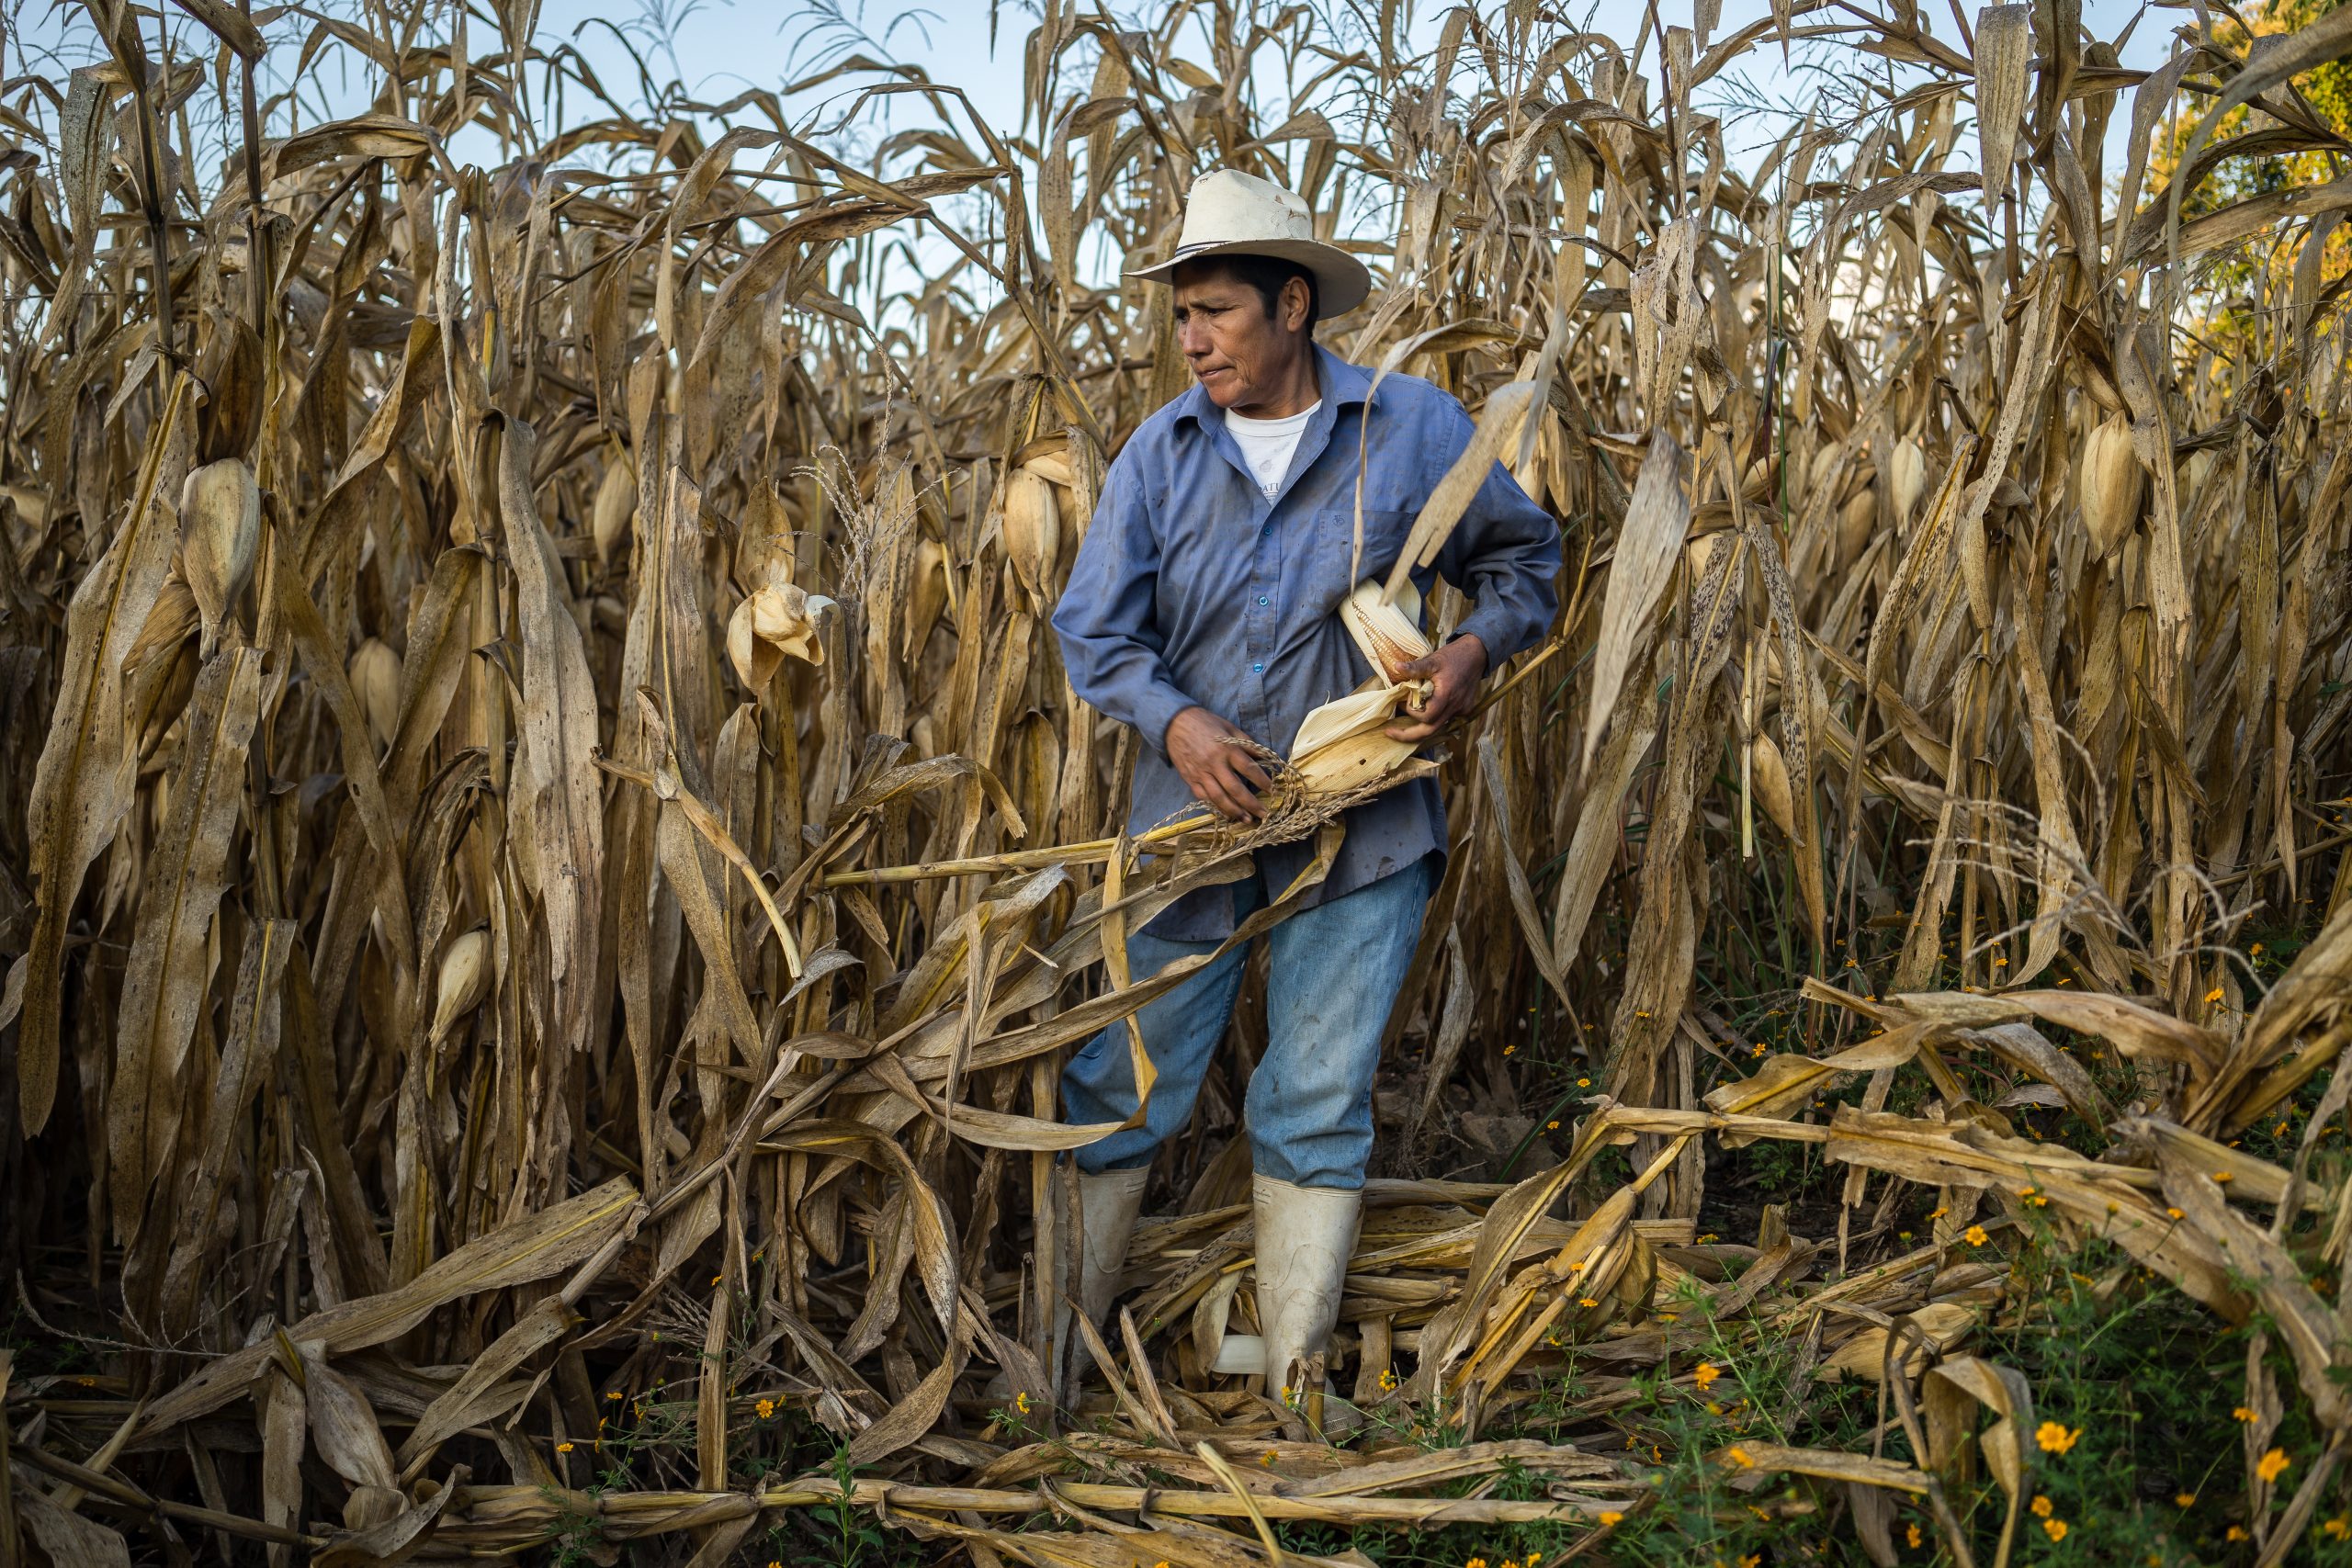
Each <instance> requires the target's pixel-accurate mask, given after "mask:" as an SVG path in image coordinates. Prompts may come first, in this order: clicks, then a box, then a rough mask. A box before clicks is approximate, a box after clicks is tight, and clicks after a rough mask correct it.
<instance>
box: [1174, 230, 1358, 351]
mask: <svg viewBox="0 0 2352 1568" xmlns="http://www.w3.org/2000/svg"><path fill="white" fill-rule="evenodd" d="M1220 274H1222V275H1223V276H1227V277H1229V278H1231V279H1233V281H1234V282H1236V283H1240V284H1245V285H1247V286H1248V287H1250V288H1254V289H1256V290H1257V291H1258V298H1259V299H1262V300H1264V301H1265V302H1266V319H1267V320H1268V321H1272V320H1273V319H1274V310H1275V307H1276V306H1277V305H1278V304H1280V303H1281V300H1282V297H1283V285H1284V284H1286V283H1288V282H1289V281H1290V280H1291V279H1292V278H1294V277H1295V278H1297V279H1298V280H1299V281H1300V282H1301V283H1304V284H1306V332H1307V335H1308V336H1310V337H1312V336H1313V335H1314V333H1315V323H1316V321H1317V319H1318V317H1319V315H1320V313H1321V309H1322V304H1323V299H1322V292H1321V290H1319V289H1318V288H1316V286H1315V275H1314V274H1313V273H1311V272H1309V271H1307V270H1306V268H1305V267H1303V266H1301V265H1298V263H1296V262H1295V261H1285V260H1284V259H1283V258H1282V257H1281V256H1261V255H1255V254H1251V253H1250V252H1247V251H1220V252H1218V253H1216V254H1214V255H1206V256H1195V257H1193V259H1192V260H1190V261H1186V262H1179V263H1178V264H1177V265H1176V272H1175V277H1176V278H1177V279H1180V280H1189V279H1193V278H1200V277H1204V276H1210V277H1214V276H1218V275H1220Z"/></svg>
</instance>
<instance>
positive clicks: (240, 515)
mask: <svg viewBox="0 0 2352 1568" xmlns="http://www.w3.org/2000/svg"><path fill="white" fill-rule="evenodd" d="M260 543H261V490H260V487H258V486H257V485H255V484H254V472H253V469H251V468H247V467H246V466H245V464H244V462H243V460H242V459H240V458H236V457H223V458H221V459H220V461H219V462H217V463H207V464H206V465H205V466H204V467H202V468H198V469H196V470H195V471H194V472H192V473H190V474H189V475H188V477H187V487H186V488H185V489H184V490H183V491H182V492H181V495H180V572H181V575H182V576H184V577H185V578H186V579H187V587H188V592H190V593H191V594H193V595H194V596H195V599H196V609H197V615H198V617H199V619H200V623H201V626H202V628H203V651H204V653H205V654H206V655H208V656H209V654H210V652H211V649H212V644H213V641H214V639H215V637H217V636H218V635H219V633H220V621H221V618H222V617H223V616H224V615H227V614H228V612H229V607H230V605H231V604H232V603H233V602H234V601H235V599H236V597H237V595H238V594H239V593H241V592H243V591H244V586H245V579H246V578H247V577H248V576H249V575H251V573H252V571H253V566H254V549H255V548H256V547H258V546H259V545H260Z"/></svg>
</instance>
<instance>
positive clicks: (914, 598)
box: [905, 534, 947, 660]
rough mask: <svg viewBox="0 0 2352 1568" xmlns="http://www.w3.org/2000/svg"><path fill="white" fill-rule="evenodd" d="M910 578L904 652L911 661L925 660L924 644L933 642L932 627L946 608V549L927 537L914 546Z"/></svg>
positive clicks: (936, 623) (935, 540) (930, 537)
mask: <svg viewBox="0 0 2352 1568" xmlns="http://www.w3.org/2000/svg"><path fill="white" fill-rule="evenodd" d="M910 577H911V578H912V581H911V582H910V583H909V585H908V590H907V645H906V649H905V653H906V656H907V657H908V658H909V659H910V660H911V659H918V658H921V657H922V650H923V645H924V644H925V643H928V642H929V641H930V640H931V628H932V627H933V626H937V625H938V624H939V615H940V612H941V611H943V610H944V609H945V608H946V607H947V547H946V546H944V545H943V544H941V543H940V542H939V541H938V540H937V539H934V538H933V537H932V536H930V535H928V534H926V535H924V536H922V538H921V539H920V540H918V541H917V542H916V544H915V559H914V566H913V568H912V569H911V570H910Z"/></svg>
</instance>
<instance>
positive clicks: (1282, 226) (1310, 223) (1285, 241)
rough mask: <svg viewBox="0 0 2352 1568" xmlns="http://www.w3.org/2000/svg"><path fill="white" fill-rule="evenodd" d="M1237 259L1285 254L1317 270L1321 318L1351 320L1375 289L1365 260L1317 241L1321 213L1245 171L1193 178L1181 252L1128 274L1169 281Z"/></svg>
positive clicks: (1287, 258)
mask: <svg viewBox="0 0 2352 1568" xmlns="http://www.w3.org/2000/svg"><path fill="white" fill-rule="evenodd" d="M1234 254H1239V255H1252V256H1279V257H1281V258H1282V259H1283V260H1284V261H1290V262H1296V263H1297V264H1298V265H1301V266H1303V267H1305V268H1306V270H1307V271H1308V272H1310V273H1313V274H1314V275H1315V288H1316V307H1317V309H1316V313H1317V315H1319V316H1323V317H1325V318H1329V317H1332V316H1340V315H1345V314H1346V313H1347V312H1348V311H1350V310H1354V309H1355V308H1356V307H1357V306H1358V305H1361V304H1363V299H1364V296H1365V295H1367V294H1369V293H1371V292H1372V274H1371V273H1369V272H1367V271H1365V270H1364V265H1363V263H1362V262H1360V261H1358V260H1356V258H1355V257H1353V256H1351V255H1350V254H1348V253H1347V252H1345V251H1343V250H1341V249H1340V247H1339V246H1337V245H1330V244H1326V243H1323V242H1322V241H1320V240H1318V239H1317V238H1316V237H1315V215H1314V214H1313V213H1312V212H1310V211H1308V210H1307V207H1306V201H1305V200H1304V199H1302V198H1301V197H1299V196H1298V194H1297V193H1296V192H1295V191H1288V190H1284V189H1283V187H1282V186H1278V185H1276V184H1274V182H1273V181H1272V180H1261V179H1260V178H1259V177H1258V176H1257V175H1245V174H1243V173H1242V172H1241V171H1240V170H1238V169H1218V170H1216V172H1215V173H1213V174H1206V175H1202V176H1201V177H1200V178H1199V179H1197V180H1195V181H1193V194H1192V196H1191V197H1189V198H1188V199H1187V200H1186V201H1185V203H1184V232H1183V236H1182V238H1181V239H1180V240H1179V241H1178V242H1177V244H1176V254H1174V255H1172V256H1170V257H1169V258H1168V259H1167V260H1166V261H1164V262H1161V263H1160V264H1159V265H1157V266H1140V267H1136V269H1134V270H1133V271H1131V272H1129V273H1128V274H1127V276H1129V277H1148V278H1151V279H1154V280H1155V281H1157V282H1160V283H1167V282H1171V281H1173V279H1172V277H1171V276H1170V275H1171V274H1173V273H1174V271H1175V270H1176V268H1177V267H1179V266H1182V265H1183V264H1184V263H1186V262H1188V261H1198V260H1200V259H1201V258H1202V257H1203V256H1216V255H1234Z"/></svg>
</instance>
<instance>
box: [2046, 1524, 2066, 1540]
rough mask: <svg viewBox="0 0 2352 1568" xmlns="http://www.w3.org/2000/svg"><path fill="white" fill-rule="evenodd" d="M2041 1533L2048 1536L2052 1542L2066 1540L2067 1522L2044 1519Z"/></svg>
mask: <svg viewBox="0 0 2352 1568" xmlns="http://www.w3.org/2000/svg"><path fill="white" fill-rule="evenodd" d="M2041 1533H2042V1534H2044V1535H2046V1536H2048V1537H2049V1538H2050V1539H2051V1540H2065V1539H2066V1521H2065V1520H2064V1519H2044V1520H2042V1521H2041Z"/></svg>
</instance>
